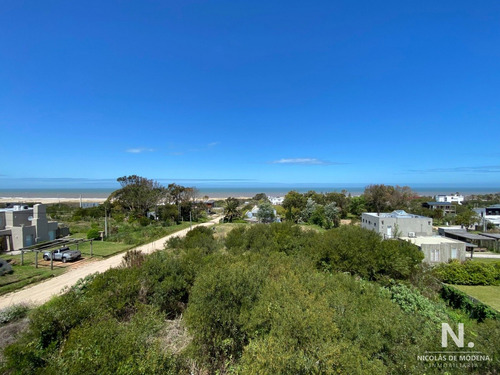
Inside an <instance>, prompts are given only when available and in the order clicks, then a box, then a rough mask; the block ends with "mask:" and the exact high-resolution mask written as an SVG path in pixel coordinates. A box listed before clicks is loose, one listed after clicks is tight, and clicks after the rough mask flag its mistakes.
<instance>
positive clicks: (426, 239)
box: [399, 236, 469, 246]
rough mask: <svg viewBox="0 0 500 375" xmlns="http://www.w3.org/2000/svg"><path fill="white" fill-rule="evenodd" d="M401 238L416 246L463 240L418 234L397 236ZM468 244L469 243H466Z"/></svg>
mask: <svg viewBox="0 0 500 375" xmlns="http://www.w3.org/2000/svg"><path fill="white" fill-rule="evenodd" d="M399 238H400V239H402V240H405V241H408V242H411V243H412V244H415V245H417V246H421V245H424V244H429V245H438V244H442V243H455V244H463V243H464V242H463V241H458V240H453V239H451V238H447V237H443V236H419V237H399ZM467 245H469V244H467Z"/></svg>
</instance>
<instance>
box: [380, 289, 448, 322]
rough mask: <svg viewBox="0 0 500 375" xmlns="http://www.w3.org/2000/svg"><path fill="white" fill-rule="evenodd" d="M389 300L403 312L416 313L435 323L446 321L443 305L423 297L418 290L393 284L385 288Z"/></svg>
mask: <svg viewBox="0 0 500 375" xmlns="http://www.w3.org/2000/svg"><path fill="white" fill-rule="evenodd" d="M387 290H388V291H389V292H390V295H391V299H392V300H393V301H394V302H396V303H397V304H398V305H399V306H400V307H401V309H402V310H403V311H406V312H409V313H418V314H420V315H422V316H424V317H425V318H427V319H429V320H430V321H432V322H435V323H441V322H444V321H446V313H445V309H444V306H443V305H440V304H437V303H434V302H432V301H431V300H429V299H428V298H426V297H424V296H423V295H422V294H421V293H420V292H419V291H418V290H416V289H414V288H411V287H408V286H406V285H403V284H393V285H391V286H389V287H388V288H387Z"/></svg>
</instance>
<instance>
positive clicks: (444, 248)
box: [400, 236, 466, 264]
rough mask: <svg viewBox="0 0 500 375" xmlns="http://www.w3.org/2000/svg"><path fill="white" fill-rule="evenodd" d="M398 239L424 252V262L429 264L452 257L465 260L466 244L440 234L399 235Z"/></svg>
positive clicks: (445, 260) (442, 261)
mask: <svg viewBox="0 0 500 375" xmlns="http://www.w3.org/2000/svg"><path fill="white" fill-rule="evenodd" d="M400 240H403V241H408V242H411V243H412V244H414V245H417V246H418V247H419V248H420V250H422V252H423V253H424V260H423V261H424V262H426V263H429V264H435V263H445V262H448V261H450V260H452V259H457V260H459V261H461V262H463V261H464V260H465V254H466V252H465V251H466V249H465V248H466V244H465V243H464V242H462V241H457V240H453V239H451V238H446V237H442V236H426V237H416V238H411V237H400Z"/></svg>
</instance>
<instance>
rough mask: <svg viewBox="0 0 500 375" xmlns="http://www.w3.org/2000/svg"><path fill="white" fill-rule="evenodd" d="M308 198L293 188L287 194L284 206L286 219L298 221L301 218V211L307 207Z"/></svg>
mask: <svg viewBox="0 0 500 375" xmlns="http://www.w3.org/2000/svg"><path fill="white" fill-rule="evenodd" d="M306 203H307V198H306V197H305V196H304V195H302V194H300V193H298V192H296V191H294V190H292V191H289V192H288V193H287V194H286V195H285V199H284V200H283V208H284V209H285V210H286V219H287V220H292V221H294V222H297V221H298V220H300V215H301V212H302V210H303V209H304V208H306Z"/></svg>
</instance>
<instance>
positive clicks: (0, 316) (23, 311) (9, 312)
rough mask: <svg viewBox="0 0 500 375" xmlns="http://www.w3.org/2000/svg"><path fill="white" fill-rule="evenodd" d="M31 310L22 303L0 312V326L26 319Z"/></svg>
mask: <svg viewBox="0 0 500 375" xmlns="http://www.w3.org/2000/svg"><path fill="white" fill-rule="evenodd" d="M29 309H30V308H29V306H28V305H26V304H24V303H20V304H17V305H12V306H9V307H6V308H4V309H2V310H0V326H1V325H3V324H7V323H10V322H13V321H15V320H19V319H22V318H24V317H25V316H26V315H28V311H29Z"/></svg>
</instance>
